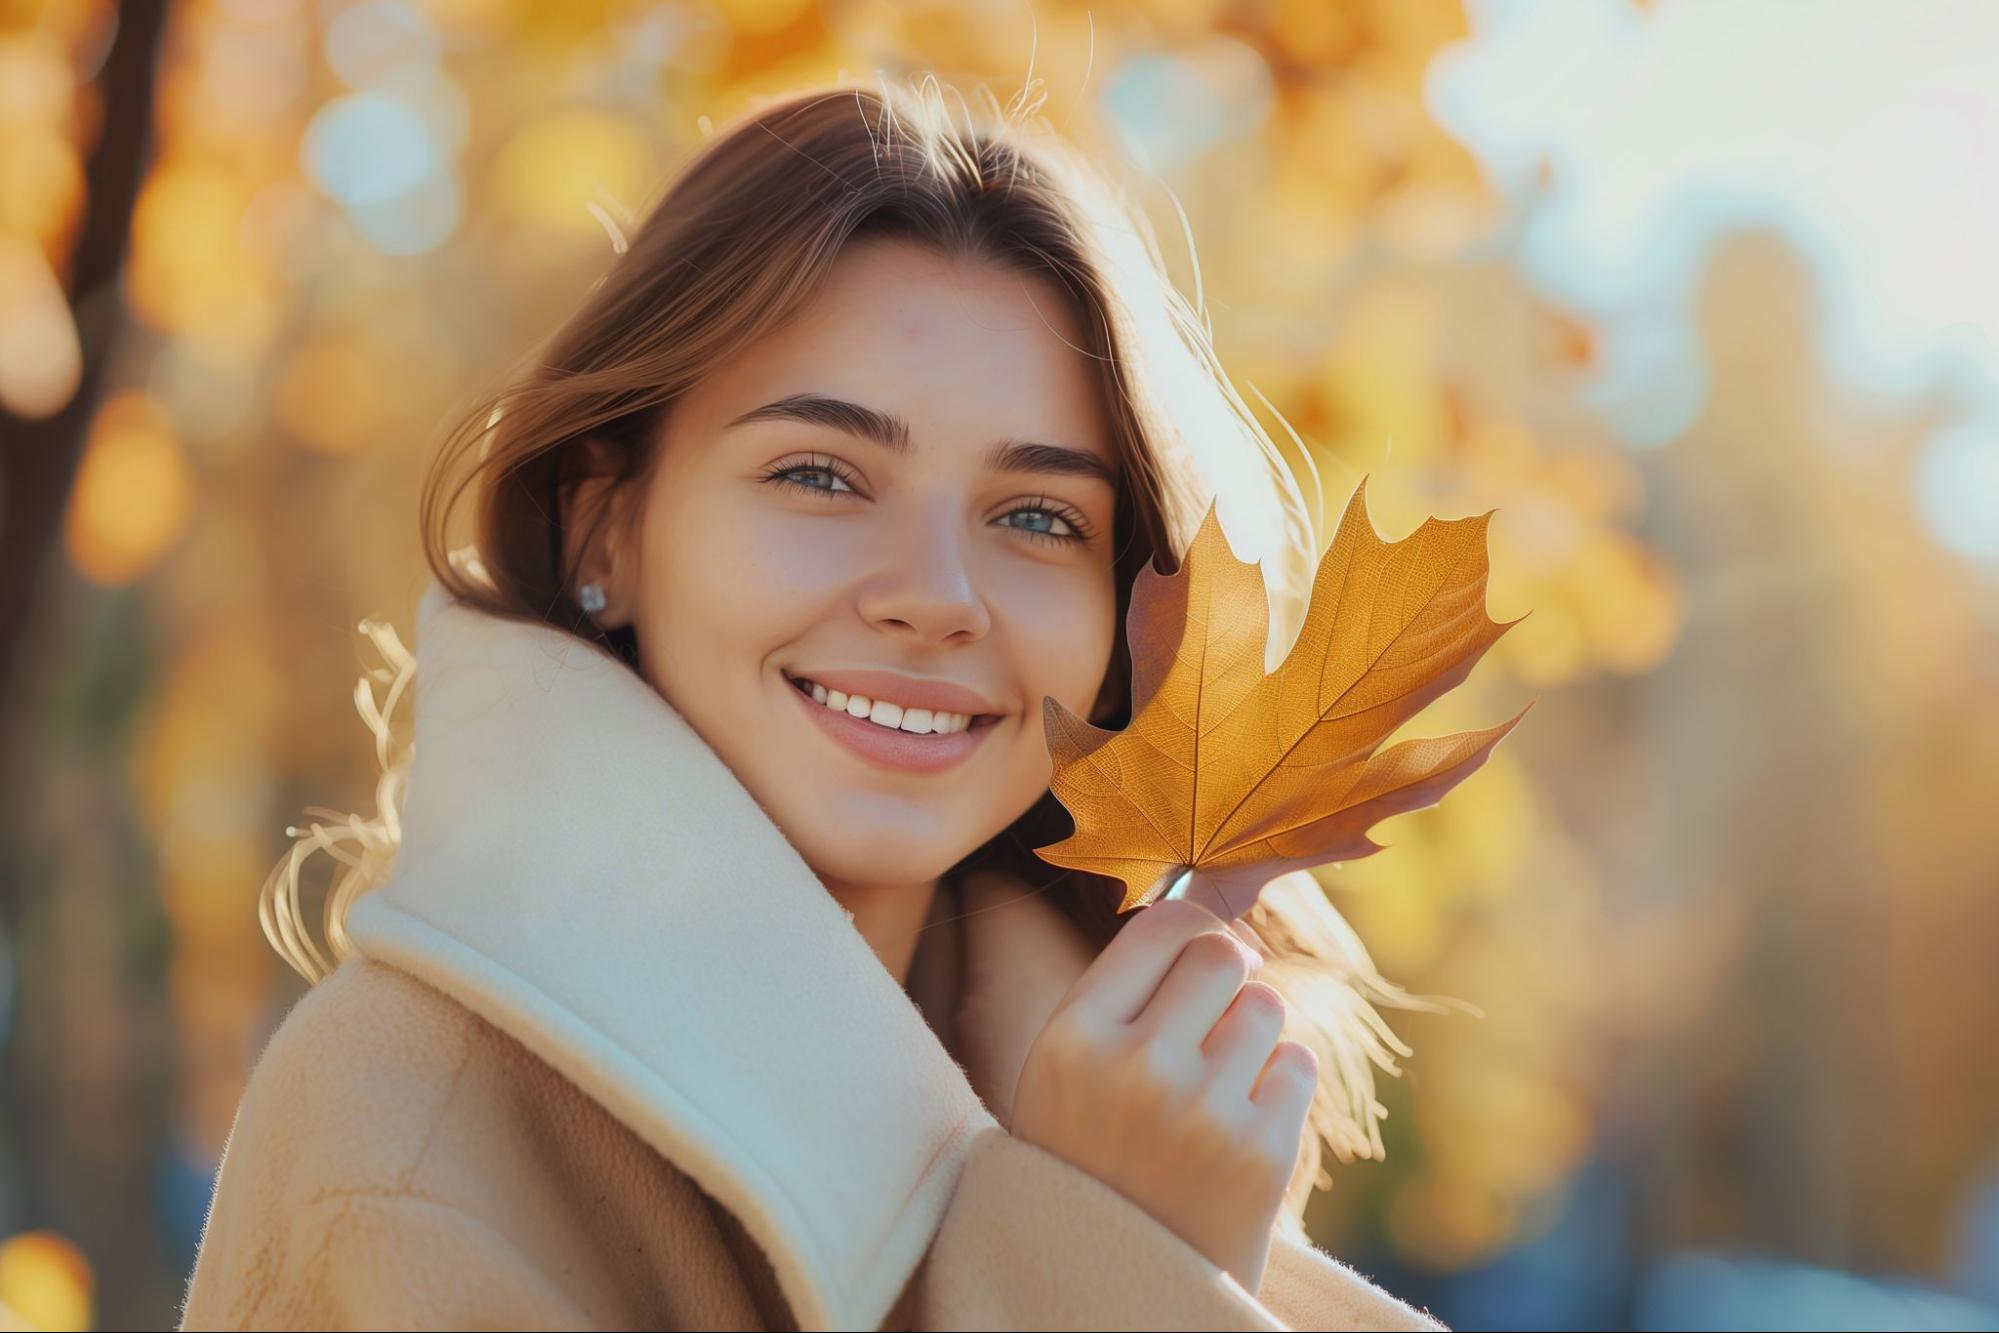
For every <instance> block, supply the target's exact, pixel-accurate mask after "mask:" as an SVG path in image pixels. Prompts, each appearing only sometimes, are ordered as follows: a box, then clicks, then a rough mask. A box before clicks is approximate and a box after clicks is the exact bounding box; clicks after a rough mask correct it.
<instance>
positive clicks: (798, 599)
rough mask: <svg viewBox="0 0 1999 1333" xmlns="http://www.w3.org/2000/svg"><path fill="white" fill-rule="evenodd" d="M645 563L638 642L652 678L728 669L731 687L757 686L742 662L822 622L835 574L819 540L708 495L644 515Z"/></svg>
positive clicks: (711, 674)
mask: <svg viewBox="0 0 1999 1333" xmlns="http://www.w3.org/2000/svg"><path fill="white" fill-rule="evenodd" d="M644 564H645V573H644V580H643V581H644V586H645V606H644V608H643V611H642V615H643V625H644V628H643V630H642V639H643V640H645V648H646V656H647V658H648V659H650V660H651V661H652V662H653V663H654V664H655V666H656V667H657V675H658V677H659V678H660V679H662V680H664V681H667V682H675V683H682V684H694V683H698V682H706V681H712V680H713V679H715V678H716V677H717V676H718V675H719V674H720V673H721V672H722V671H723V670H724V669H726V670H727V671H728V673H729V678H730V679H731V680H733V681H734V683H735V686H737V687H741V686H750V687H754V686H755V684H756V681H755V680H754V677H753V675H749V674H745V673H744V671H743V667H744V666H746V665H748V666H751V667H754V666H756V665H757V664H759V663H761V662H762V661H763V659H765V658H766V657H768V656H769V655H770V654H772V653H774V652H777V651H779V650H780V649H781V648H782V647H783V646H784V645H786V644H787V643H790V642H793V641H795V640H796V639H797V638H798V637H799V636H800V635H801V634H802V633H803V632H804V631H805V630H806V629H807V628H809V627H810V625H811V624H812V623H813V622H814V621H815V620H816V619H818V618H820V617H822V616H823V614H824V608H825V606H826V604H827V599H828V598H829V597H830V596H831V595H833V593H834V592H835V591H836V590H837V582H836V579H837V575H838V572H839V562H838V561H834V560H828V559H827V558H826V553H825V550H824V547H823V543H821V544H820V545H818V546H816V547H815V546H814V545H813V544H812V543H810V542H807V541H805V540H803V539H802V538H801V536H800V534H799V533H798V532H796V531H795V530H793V526H792V525H787V524H785V523H783V522H781V521H777V522H774V521H772V516H771V515H770V514H769V512H768V511H767V510H765V511H762V512H759V510H758V508H757V507H756V506H754V505H743V504H730V503H726V502H717V501H715V500H713V499H710V500H708V501H706V502H704V503H701V504H674V503H667V504H663V505H661V506H660V507H659V508H657V509H655V510H654V511H652V512H651V513H650V514H649V515H648V524H647V532H646V542H645V553H644ZM697 706H698V705H697Z"/></svg>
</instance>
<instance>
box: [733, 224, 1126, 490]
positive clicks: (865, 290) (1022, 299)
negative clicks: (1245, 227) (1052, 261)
mask: <svg viewBox="0 0 1999 1333" xmlns="http://www.w3.org/2000/svg"><path fill="white" fill-rule="evenodd" d="M704 387H705V388H708V389H709V390H711V391H712V392H710V393H708V394H705V395H704V396H705V397H708V398H709V399H710V403H709V406H710V409H711V412H712V413H713V414H714V418H715V420H716V421H717V422H718V423H719V422H721V421H727V420H729V419H730V418H731V417H733V416H734V415H735V414H737V413H739V412H742V411H747V410H749V409H751V408H754V407H757V406H760V405H762V404H764V403H767V402H771V401H774V400H776V399H778V398H782V397H784V396H786V395H788V394H795V393H803V392H813V393H823V394H828V395H831V396H834V397H839V398H845V399H848V400H850V401H852V402H856V403H859V404H862V405H864V406H867V407H872V408H878V409H881V410H884V411H888V412H892V413H894V414H895V415H897V416H899V417H902V418H903V419H904V420H906V421H907V422H908V423H909V425H910V429H911V434H912V436H913V438H914V440H915V442H916V445H917V448H918V449H919V451H920V450H922V449H923V448H924V447H925V446H926V445H932V446H936V447H945V448H953V449H965V450H972V451H983V450H984V449H985V448H986V447H987V446H988V445H990V444H991V443H992V442H993V441H995V440H998V439H1003V438H1005V439H1027V440H1044V441H1047V442H1050V443H1054V444H1063V445H1068V446H1071V447H1074V448H1079V449H1084V450H1087V451H1089V452H1092V453H1097V454H1099V455H1100V456H1102V457H1103V458H1105V459H1106V460H1107V461H1113V462H1114V461H1115V459H1114V456H1113V451H1112V446H1111V441H1110V433H1109V429H1108V422H1107V421H1106V420H1105V417H1104V411H1103V403H1102V400H1101V396H1100V395H1101V393H1102V392H1103V390H1102V388H1101V386H1100V381H1099V380H1098V378H1097V372H1096V367H1095V364H1094V361H1093V359H1092V357H1091V356H1090V354H1089V353H1088V352H1086V351H1085V350H1084V349H1083V346H1082V342H1081V334H1080V330H1079V329H1078V327H1077V323H1076V319H1075V316H1074V315H1073V314H1072V313H1071V311H1070V309H1069V302H1068V299H1067V298H1066V296H1065V295H1064V293H1063V292H1062V291H1061V289H1060V288H1059V287H1057V286H1056V285H1055V283H1054V281H1053V280H1052V279H1050V278H1048V277H1045V276H1041V275H1036V274H1028V273H1021V272H1019V271H1016V270H1012V269H1008V268H1004V267H1001V266H1000V265H997V264H995V263H992V262H990V261H985V260H967V259H956V258H947V257H944V256H941V255H937V254H934V253H932V252H930V251H927V250H924V249H922V248H920V247H918V246H915V245H913V244H910V243H907V242H901V241H891V240H879V239H877V240H869V241H864V242H859V243H856V244H854V245H851V246H849V247H848V248H847V249H846V250H845V251H844V252H843V253H842V254H841V255H840V256H839V257H838V258H837V259H835V260H834V262H833V264H832V266H831V267H830V269H829V271H828V273H827V276H826V278H825V281H824V282H823V284H822V285H821V287H820V288H819V290H818V291H817V292H815V293H814V294H813V296H812V297H811V298H810V300H809V301H808V302H807V303H806V305H805V306H804V307H803V308H802V309H801V310H800V311H799V312H798V313H797V315H796V316H795V317H794V318H793V319H792V320H791V321H789V322H788V323H786V324H785V325H784V326H783V327H782V328H780V329H779V330H778V331H776V332H775V333H773V334H771V335H769V336H767V337H765V338H763V339H761V340H759V341H758V342H756V343H754V344H752V345H751V346H749V347H748V348H746V349H744V351H743V352H742V353H741V354H740V355H738V356H737V357H735V358H734V359H733V360H732V361H731V362H730V364H729V365H728V366H727V367H726V368H725V369H724V370H723V372H722V373H720V374H718V375H716V376H714V377H711V379H710V380H709V381H707V383H706V384H705V385H704Z"/></svg>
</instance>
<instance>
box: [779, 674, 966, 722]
mask: <svg viewBox="0 0 1999 1333" xmlns="http://www.w3.org/2000/svg"><path fill="white" fill-rule="evenodd" d="M801 683H803V684H805V685H806V686H808V687H809V688H810V690H811V693H812V697H813V699H814V700H816V701H817V702H819V703H820V704H823V705H824V706H825V707H827V708H832V709H836V710H838V711H840V712H843V713H846V714H848V715H849V716H852V717H861V718H866V719H867V720H868V721H870V722H873V723H875V724H876V725H877V726H883V727H888V728H890V729H891V730H895V731H906V732H909V733H910V734H911V735H915V736H923V735H933V736H948V735H951V734H952V733H954V732H959V731H963V730H965V729H966V728H967V727H969V726H971V725H972V718H971V715H970V714H968V713H949V712H945V711H944V710H943V709H937V708H904V707H903V706H902V705H900V704H894V703H890V702H889V701H888V700H886V699H870V698H868V697H866V696H865V695H860V694H845V693H842V692H841V691H839V690H831V689H828V688H826V687H825V686H824V685H821V684H820V683H819V682H818V681H816V680H812V681H803V682H801Z"/></svg>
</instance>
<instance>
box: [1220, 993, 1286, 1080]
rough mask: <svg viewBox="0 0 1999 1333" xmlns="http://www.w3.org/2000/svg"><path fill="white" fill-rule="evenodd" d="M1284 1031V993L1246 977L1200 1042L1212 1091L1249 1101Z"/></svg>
mask: <svg viewBox="0 0 1999 1333" xmlns="http://www.w3.org/2000/svg"><path fill="white" fill-rule="evenodd" d="M1283 1035H1284V997H1283V996H1281V995H1279V994H1278V993H1277V990H1276V988H1275V987H1273V986H1269V985H1266V984H1264V983H1263V982H1261V981H1245V982H1244V983H1243V986H1242V989H1241V990H1239V991H1237V992H1236V996H1235V999H1234V1000H1233V1001H1231V1002H1230V1004H1229V1007H1228V1011H1227V1012H1226V1013H1224V1014H1223V1015H1222V1016H1221V1019H1220V1021H1218V1022H1217V1023H1216V1024H1215V1026H1214V1028H1213V1030H1211V1031H1210V1032H1209V1033H1208V1038H1207V1040H1206V1041H1204V1042H1203V1043H1202V1044H1201V1045H1202V1051H1203V1052H1204V1053H1205V1054H1206V1055H1207V1057H1208V1085H1209V1088H1210V1089H1211V1091H1213V1092H1214V1093H1215V1095H1216V1096H1217V1097H1220V1098H1233V1099H1237V1100H1240V1101H1248V1100H1249V1094H1250V1091H1251V1090H1252V1089H1253V1088H1254V1087H1255V1086H1256V1080H1257V1076H1258V1075H1260V1074H1261V1073H1262V1072H1263V1067H1264V1065H1266V1064H1268V1063H1269V1061H1270V1055H1271V1052H1272V1051H1273V1050H1275V1049H1276V1047H1277V1040H1278V1038H1279V1037H1281V1036H1283Z"/></svg>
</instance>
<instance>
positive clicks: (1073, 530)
mask: <svg viewBox="0 0 1999 1333" xmlns="http://www.w3.org/2000/svg"><path fill="white" fill-rule="evenodd" d="M1015 514H1030V515H1033V514H1039V515H1043V516H1045V517H1046V519H1047V520H1048V521H1049V522H1052V523H1060V524H1062V525H1063V526H1065V527H1067V528H1068V529H1069V531H1067V532H1051V531H1049V530H1048V529H1047V528H1045V527H1041V528H1023V527H1021V526H1020V525H1019V524H1015V523H1009V524H1006V525H1005V526H1007V527H1010V528H1013V529H1014V530H1015V531H1016V532H1024V533H1026V534H1027V535H1028V536H1030V537H1038V538H1040V539H1041V540H1043V541H1052V542H1059V543H1062V544H1064V545H1067V544H1069V543H1072V542H1080V541H1083V540H1084V534H1083V533H1082V532H1080V531H1078V530H1077V529H1078V527H1079V524H1078V522H1077V520H1075V519H1072V518H1070V517H1068V516H1067V515H1065V514H1062V513H1058V512H1057V511H1055V510H1053V509H1050V508H1048V507H1047V506H1045V505H1038V504H1029V505H1022V506H1021V507H1020V508H1018V509H1009V510H1007V511H1006V512H1005V513H1004V514H1001V515H1000V517H1001V518H1002V519H1008V518H1012V517H1013V516H1014V515H1015Z"/></svg>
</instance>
